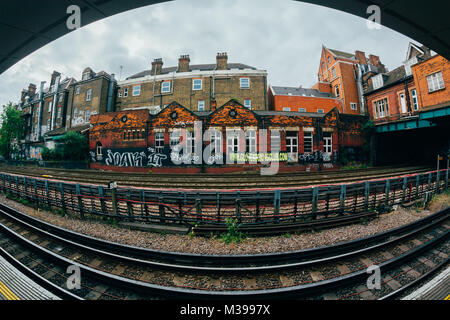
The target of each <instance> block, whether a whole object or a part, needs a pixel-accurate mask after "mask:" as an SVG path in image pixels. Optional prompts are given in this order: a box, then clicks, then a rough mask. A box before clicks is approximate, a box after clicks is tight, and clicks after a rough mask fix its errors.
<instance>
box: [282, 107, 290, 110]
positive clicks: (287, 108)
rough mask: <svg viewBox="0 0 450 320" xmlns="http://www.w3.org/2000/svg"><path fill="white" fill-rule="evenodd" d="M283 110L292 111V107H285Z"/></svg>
mask: <svg viewBox="0 0 450 320" xmlns="http://www.w3.org/2000/svg"><path fill="white" fill-rule="evenodd" d="M283 111H291V108H290V107H283Z"/></svg>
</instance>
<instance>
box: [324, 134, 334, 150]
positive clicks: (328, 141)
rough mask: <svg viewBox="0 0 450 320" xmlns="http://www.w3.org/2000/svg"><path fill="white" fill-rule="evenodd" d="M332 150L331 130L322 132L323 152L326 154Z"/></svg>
mask: <svg viewBox="0 0 450 320" xmlns="http://www.w3.org/2000/svg"><path fill="white" fill-rule="evenodd" d="M332 150H333V137H332V135H331V132H324V133H323V152H324V153H326V154H329V155H330V154H331V152H332Z"/></svg>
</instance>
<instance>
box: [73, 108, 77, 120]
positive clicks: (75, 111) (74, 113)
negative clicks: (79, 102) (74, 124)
mask: <svg viewBox="0 0 450 320" xmlns="http://www.w3.org/2000/svg"><path fill="white" fill-rule="evenodd" d="M77 115H78V108H75V110H74V111H73V117H74V118H76V116H77Z"/></svg>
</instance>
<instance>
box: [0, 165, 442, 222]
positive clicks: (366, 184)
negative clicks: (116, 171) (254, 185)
mask: <svg viewBox="0 0 450 320" xmlns="http://www.w3.org/2000/svg"><path fill="white" fill-rule="evenodd" d="M448 175H449V169H443V170H439V171H430V172H426V173H420V174H411V175H405V176H401V177H393V178H390V179H379V180H370V181H361V182H356V183H349V184H333V185H323V186H312V187H298V188H290V189H261V190H242V191H227V190H221V191H203V190H202V191H195V190H153V189H135V188H120V187H119V188H108V187H105V186H97V185H85V184H75V183H64V182H59V181H52V180H45V179H36V178H30V177H24V176H17V175H11V174H4V173H1V174H0V191H2V192H3V193H7V194H9V195H10V196H12V197H14V198H16V199H21V200H24V201H26V202H25V203H33V204H35V205H38V206H41V207H44V208H48V209H50V208H53V209H55V210H59V211H61V212H64V213H69V214H76V215H78V216H79V217H80V218H81V219H84V218H85V217H86V216H88V215H94V216H100V217H110V218H114V219H117V220H129V221H137V222H147V223H161V224H174V223H175V224H187V225H194V224H210V225H223V224H225V220H226V218H229V217H232V218H235V219H237V220H238V221H239V223H241V224H242V225H261V224H271V223H272V224H273V223H283V222H289V223H295V222H304V221H313V220H316V219H326V218H331V217H337V216H343V215H349V214H356V213H361V212H370V211H377V212H383V211H385V210H386V209H387V208H389V207H392V206H393V205H399V204H405V203H412V202H414V201H419V200H421V199H430V198H431V196H432V195H433V194H436V193H440V192H442V191H443V190H447V189H448Z"/></svg>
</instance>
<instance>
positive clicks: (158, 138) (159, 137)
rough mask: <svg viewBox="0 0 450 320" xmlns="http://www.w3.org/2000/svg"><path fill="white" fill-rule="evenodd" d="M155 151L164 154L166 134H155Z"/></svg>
mask: <svg viewBox="0 0 450 320" xmlns="http://www.w3.org/2000/svg"><path fill="white" fill-rule="evenodd" d="M155 149H156V152H157V153H163V152H164V132H156V133H155Z"/></svg>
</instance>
